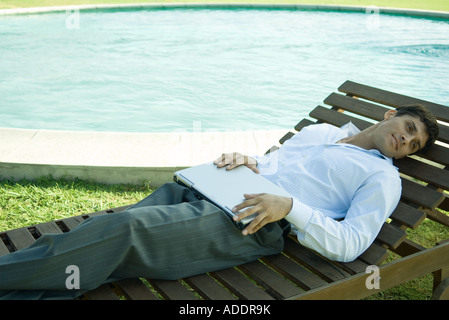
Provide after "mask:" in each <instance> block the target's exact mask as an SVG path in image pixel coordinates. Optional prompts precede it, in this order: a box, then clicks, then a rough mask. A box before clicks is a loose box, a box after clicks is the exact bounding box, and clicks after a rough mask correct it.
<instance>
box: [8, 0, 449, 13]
mask: <svg viewBox="0 0 449 320" xmlns="http://www.w3.org/2000/svg"><path fill="white" fill-rule="evenodd" d="M179 2H191V3H194V2H195V3H276V4H283V3H286V4H342V5H364V6H367V5H377V6H382V7H397V8H411V9H427V10H441V11H449V1H447V0H427V1H424V0H391V1H390V0H373V1H371V0H303V1H298V0H169V1H167V0H62V1H61V0H59V1H58V0H28V1H24V0H0V8H2V9H7V8H20V7H43V6H60V5H79V4H104V3H107V4H115V3H179Z"/></svg>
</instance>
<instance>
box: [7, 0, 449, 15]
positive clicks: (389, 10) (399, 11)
mask: <svg viewBox="0 0 449 320" xmlns="http://www.w3.org/2000/svg"><path fill="white" fill-rule="evenodd" d="M183 8H202V9H208V8H209V9H220V8H223V9H225V8H230V9H232V8H234V9H239V8H240V9H290V10H316V11H347V12H362V13H371V12H372V10H373V9H375V12H376V13H380V14H395V15H406V16H413V17H427V18H442V19H449V12H448V11H439V10H424V9H407V8H394V7H378V6H372V5H368V6H356V5H324V4H323V5H318V4H253V3H188V2H186V3H134V4H92V5H68V6H51V7H50V6H49V7H30V8H14V9H0V16H1V15H18V14H37V13H50V12H64V11H73V10H79V11H97V10H111V9H114V10H116V9H119V10H141V9H183Z"/></svg>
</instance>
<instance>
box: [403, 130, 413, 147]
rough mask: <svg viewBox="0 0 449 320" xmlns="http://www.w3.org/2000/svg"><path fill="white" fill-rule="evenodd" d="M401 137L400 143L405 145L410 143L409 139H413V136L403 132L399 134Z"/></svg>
mask: <svg viewBox="0 0 449 320" xmlns="http://www.w3.org/2000/svg"><path fill="white" fill-rule="evenodd" d="M401 138H402V144H403V145H407V144H409V143H410V141H411V140H412V139H413V137H412V136H411V135H410V134H407V133H404V134H402V136H401Z"/></svg>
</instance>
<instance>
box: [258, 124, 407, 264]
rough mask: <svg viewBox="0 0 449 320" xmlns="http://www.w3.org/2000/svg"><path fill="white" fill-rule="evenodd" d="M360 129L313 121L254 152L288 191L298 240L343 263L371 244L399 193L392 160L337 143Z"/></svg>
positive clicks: (265, 170) (264, 170) (266, 173)
mask: <svg viewBox="0 0 449 320" xmlns="http://www.w3.org/2000/svg"><path fill="white" fill-rule="evenodd" d="M358 132H359V130H358V129H357V128H356V127H355V126H354V125H353V124H352V123H349V124H347V125H345V126H344V127H342V128H337V127H335V126H332V125H328V124H318V125H311V126H308V127H306V128H304V129H302V130H301V131H300V132H299V133H297V134H296V135H295V136H294V137H292V138H291V139H290V140H288V141H286V142H285V143H284V145H283V146H282V147H281V148H280V149H279V150H277V151H274V152H272V153H270V154H268V155H266V156H263V157H256V159H257V161H258V168H259V170H260V174H261V175H263V176H264V177H265V178H267V179H268V180H270V181H272V182H274V183H275V184H277V185H279V186H281V187H282V188H284V189H285V190H286V191H287V192H289V193H290V195H291V196H292V199H293V206H292V210H291V212H290V213H289V214H288V215H287V217H286V219H287V221H289V222H290V223H291V224H292V229H293V230H294V232H295V233H296V235H297V238H298V241H299V242H300V243H301V244H303V245H304V246H306V247H309V248H311V249H313V250H315V251H317V252H318V253H320V254H322V255H323V256H325V257H327V258H329V259H332V260H336V261H342V262H349V261H352V260H354V259H355V258H357V257H358V256H359V255H360V254H362V253H363V252H364V251H365V250H366V249H367V248H368V247H369V246H370V244H371V243H372V242H373V241H374V239H375V238H376V236H377V234H378V233H379V231H380V228H381V227H382V225H383V223H384V222H385V220H386V219H387V218H388V217H389V216H390V215H391V213H392V212H393V210H394V209H395V208H396V206H397V203H398V201H399V199H400V196H401V180H400V178H399V173H398V170H397V168H396V167H394V166H393V162H392V159H390V158H387V157H385V156H383V155H382V154H381V153H380V152H379V151H377V150H365V149H363V148H359V147H357V146H354V145H352V144H345V143H337V142H338V141H340V140H341V139H343V138H346V137H348V136H351V135H354V134H356V133H358ZM337 219H338V220H337ZM341 219H343V220H341Z"/></svg>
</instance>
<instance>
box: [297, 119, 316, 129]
mask: <svg viewBox="0 0 449 320" xmlns="http://www.w3.org/2000/svg"><path fill="white" fill-rule="evenodd" d="M315 123H316V122H313V121H311V120H309V119H302V120H301V121H299V122H298V124H297V125H296V126H295V130H296V131H301V129H302V128H304V127H307V126H309V125H311V124H315Z"/></svg>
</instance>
